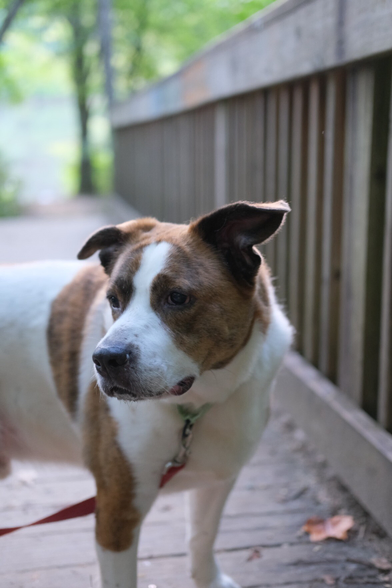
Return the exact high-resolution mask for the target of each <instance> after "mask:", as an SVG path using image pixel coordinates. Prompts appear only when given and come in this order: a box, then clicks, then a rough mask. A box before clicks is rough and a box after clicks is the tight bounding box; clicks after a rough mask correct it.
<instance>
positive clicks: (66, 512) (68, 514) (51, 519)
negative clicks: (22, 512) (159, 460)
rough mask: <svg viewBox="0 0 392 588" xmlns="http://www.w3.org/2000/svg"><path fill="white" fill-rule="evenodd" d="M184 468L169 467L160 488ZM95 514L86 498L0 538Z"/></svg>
mask: <svg viewBox="0 0 392 588" xmlns="http://www.w3.org/2000/svg"><path fill="white" fill-rule="evenodd" d="M184 466H185V464H183V465H182V466H180V467H171V468H170V469H169V470H168V471H167V472H166V473H165V474H164V475H163V476H162V478H161V483H160V486H159V487H160V488H163V486H164V485H165V484H167V482H168V481H169V480H171V479H172V477H173V476H175V474H176V473H177V472H179V471H180V470H182V468H183V467H184ZM94 512H95V496H92V497H91V498H87V500H82V502H78V503H77V504H72V505H71V506H67V507H66V508H62V509H61V510H59V511H57V512H55V513H54V514H52V515H50V516H48V517H45V518H44V519H40V520H39V521H35V522H34V523H30V524H29V525H20V526H19V527H6V528H4V529H0V537H2V536H3V535H8V533H13V532H14V531H18V530H19V529H25V528H26V527H34V526H35V525H44V524H45V523H58V522H59V521H66V520H67V519H76V518H78V517H85V516H87V515H89V514H94Z"/></svg>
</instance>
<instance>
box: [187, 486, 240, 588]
mask: <svg viewBox="0 0 392 588" xmlns="http://www.w3.org/2000/svg"><path fill="white" fill-rule="evenodd" d="M234 482H235V480H233V479H232V480H227V481H225V482H219V483H217V484H214V485H213V486H208V487H206V488H201V489H198V490H191V491H190V492H189V493H188V515H189V519H188V529H187V532H188V543H189V549H190V558H191V575H192V578H193V579H194V581H195V583H196V586H197V587H198V588H240V587H239V586H238V584H237V583H236V582H234V580H232V579H231V578H229V576H226V575H225V574H223V573H222V572H221V570H220V568H219V565H218V564H217V562H216V560H215V557H214V553H213V547H214V542H215V538H216V534H217V532H218V528H219V521H220V517H221V514H222V511H223V507H224V505H225V502H226V499H227V497H228V495H229V493H230V491H231V489H232V487H233V485H234Z"/></svg>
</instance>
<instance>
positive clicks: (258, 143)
mask: <svg viewBox="0 0 392 588" xmlns="http://www.w3.org/2000/svg"><path fill="white" fill-rule="evenodd" d="M252 97H253V108H252V116H249V117H248V133H249V135H251V136H252V144H251V148H250V150H249V153H248V165H249V168H248V169H249V172H248V173H249V181H250V182H251V183H250V188H249V190H250V193H249V199H250V200H251V201H253V202H263V200H264V198H265V194H264V158H265V140H264V137H265V94H264V92H256V93H255V94H253V96H252Z"/></svg>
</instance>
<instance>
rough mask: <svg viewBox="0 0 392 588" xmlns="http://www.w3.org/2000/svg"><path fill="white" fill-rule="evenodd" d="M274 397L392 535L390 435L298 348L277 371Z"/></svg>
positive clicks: (391, 454)
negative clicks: (300, 352)
mask: <svg viewBox="0 0 392 588" xmlns="http://www.w3.org/2000/svg"><path fill="white" fill-rule="evenodd" d="M275 397H276V401H277V403H278V405H279V406H281V407H282V408H284V409H285V410H288V411H289V412H290V413H291V414H292V416H293V418H294V419H295V421H296V422H297V424H298V425H299V426H300V427H301V428H303V429H304V431H305V432H306V433H307V434H308V435H309V437H310V439H311V440H312V441H313V442H314V443H315V444H316V446H317V448H318V449H319V451H321V452H322V453H323V454H324V455H325V456H326V458H327V459H328V461H329V463H330V464H331V466H332V467H333V468H334V470H335V471H336V473H337V474H338V476H339V477H340V478H341V479H342V481H343V482H344V484H345V485H346V486H347V487H348V488H349V489H350V490H351V492H352V493H353V494H354V496H356V498H357V499H358V500H359V501H360V502H361V503H362V504H363V506H364V507H365V508H366V509H367V510H368V511H369V512H370V513H371V514H372V515H373V516H374V518H375V519H376V520H377V521H378V522H379V524H380V525H381V526H382V527H383V528H384V529H385V530H386V531H387V532H388V533H389V534H390V535H392V510H391V507H390V504H391V500H390V489H391V487H392V437H391V435H389V434H388V433H387V432H385V431H384V430H382V429H381V428H380V427H379V426H378V425H377V424H376V423H375V422H374V421H373V419H371V418H370V417H369V416H368V415H367V414H366V413H365V412H364V411H362V410H361V409H360V408H358V407H357V406H355V405H354V404H353V403H352V402H351V401H350V399H349V398H348V397H346V396H345V395H343V394H342V393H341V392H340V391H339V389H338V388H336V386H334V385H333V384H332V383H331V382H330V381H329V380H327V379H326V378H325V377H324V376H322V375H321V373H320V372H319V371H318V370H316V369H315V368H313V367H312V366H311V365H310V364H308V363H307V362H306V361H305V360H304V359H302V358H301V356H300V355H298V354H296V353H290V354H289V356H288V357H287V359H286V361H285V364H284V368H283V369H282V370H281V372H280V373H279V375H278V381H277V384H276V388H275ZM358 464H363V467H358Z"/></svg>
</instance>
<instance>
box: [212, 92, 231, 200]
mask: <svg viewBox="0 0 392 588" xmlns="http://www.w3.org/2000/svg"><path fill="white" fill-rule="evenodd" d="M226 109H227V106H226V103H225V102H218V104H216V105H215V143H214V147H215V152H214V157H215V174H214V180H215V207H216V208H219V207H220V206H224V205H225V204H226V203H227V201H228V198H227V115H226V111H227V110H226Z"/></svg>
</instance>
